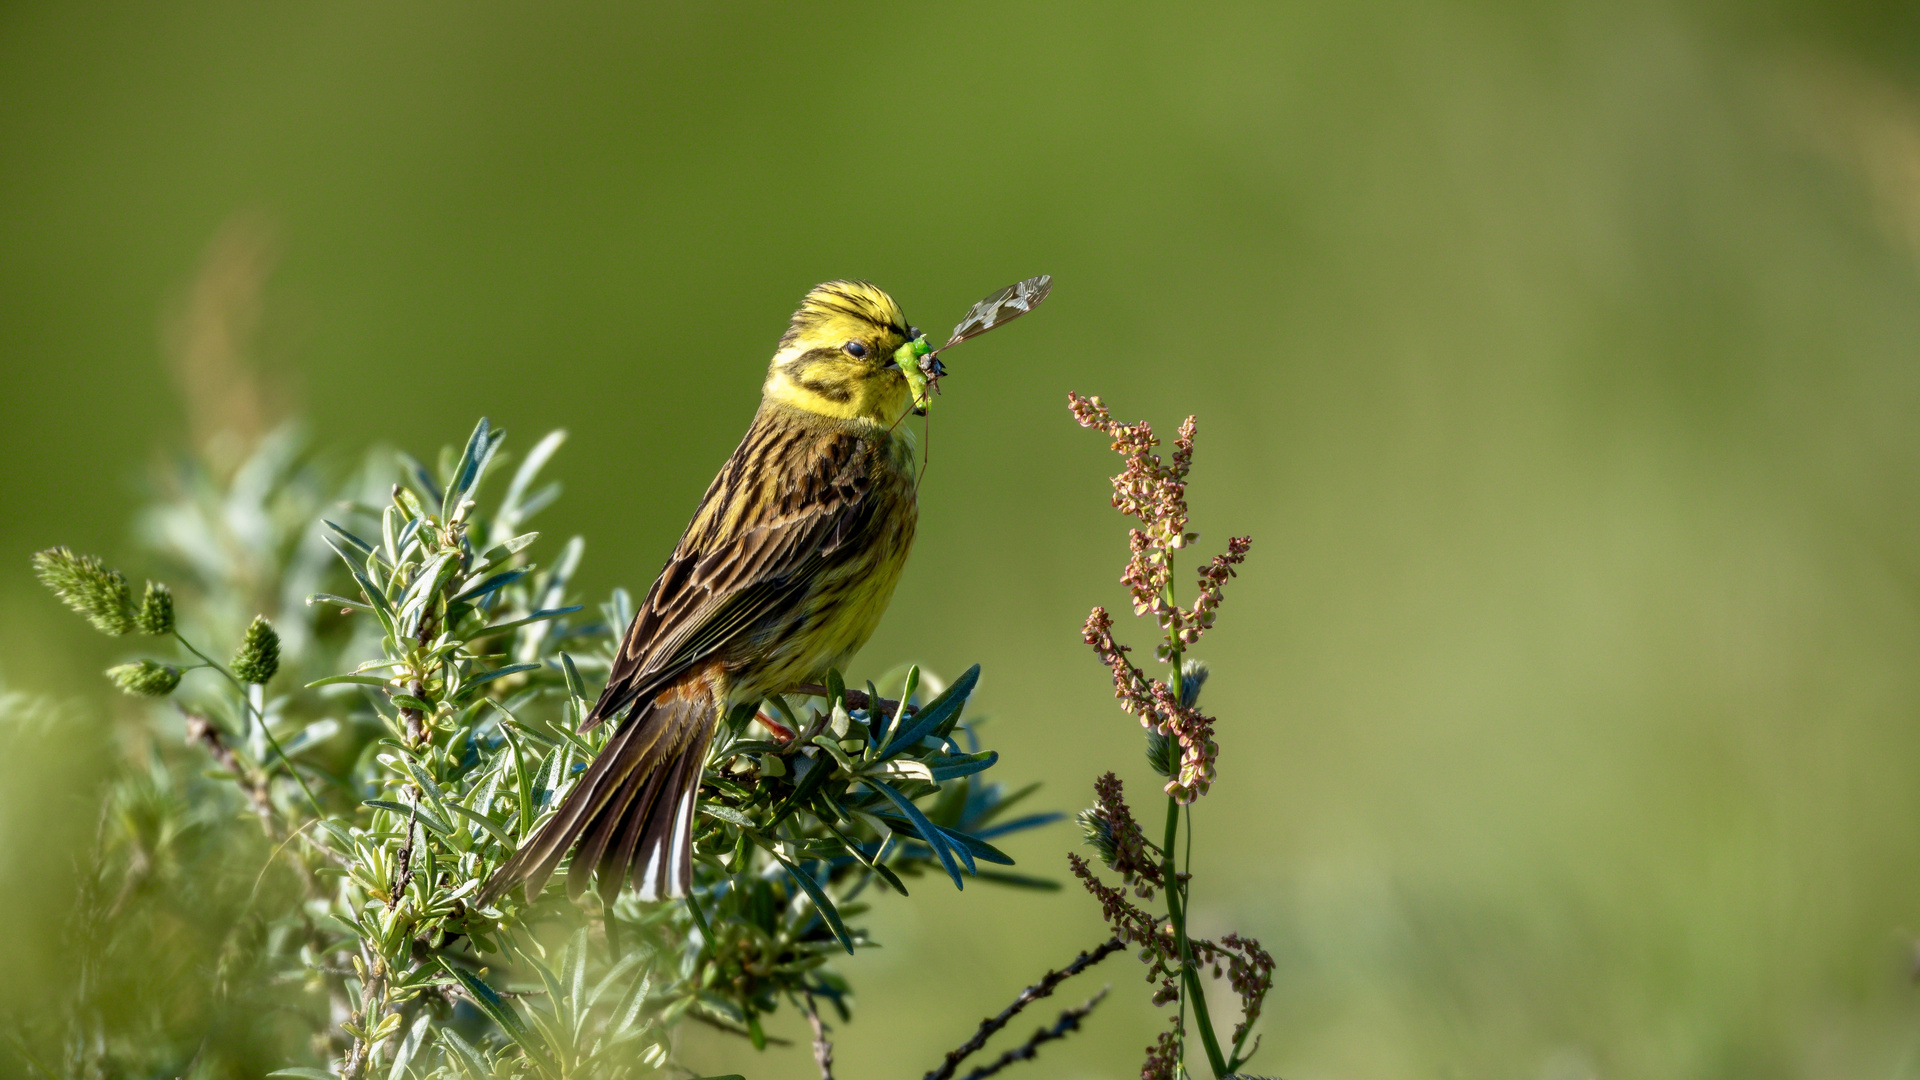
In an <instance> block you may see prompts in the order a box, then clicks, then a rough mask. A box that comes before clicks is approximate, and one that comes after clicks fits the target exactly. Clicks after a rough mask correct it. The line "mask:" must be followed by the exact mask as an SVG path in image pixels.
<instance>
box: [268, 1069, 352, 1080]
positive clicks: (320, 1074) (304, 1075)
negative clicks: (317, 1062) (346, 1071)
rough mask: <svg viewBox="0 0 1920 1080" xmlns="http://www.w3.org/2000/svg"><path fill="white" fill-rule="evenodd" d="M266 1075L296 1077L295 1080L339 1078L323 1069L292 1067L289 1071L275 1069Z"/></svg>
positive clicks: (335, 1079)
mask: <svg viewBox="0 0 1920 1080" xmlns="http://www.w3.org/2000/svg"><path fill="white" fill-rule="evenodd" d="M267 1075H268V1076H291V1077H296V1078H297V1080H340V1078H339V1077H337V1076H335V1075H333V1074H332V1073H330V1072H327V1071H325V1070H323V1069H309V1068H305V1067H304V1066H294V1067H293V1068H290V1069H275V1070H273V1071H272V1072H270V1073H268V1074H267Z"/></svg>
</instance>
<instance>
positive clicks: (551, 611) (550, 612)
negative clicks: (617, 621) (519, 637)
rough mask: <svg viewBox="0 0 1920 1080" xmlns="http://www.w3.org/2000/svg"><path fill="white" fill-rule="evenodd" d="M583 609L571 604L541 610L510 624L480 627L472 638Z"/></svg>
mask: <svg viewBox="0 0 1920 1080" xmlns="http://www.w3.org/2000/svg"><path fill="white" fill-rule="evenodd" d="M584 607H586V605H585V604H573V605H571V606H569V607H563V608H543V609H541V610H539V611H536V612H534V613H533V614H531V615H528V616H526V617H525V618H520V619H514V620H512V621H510V622H503V623H494V624H493V625H492V626H484V627H481V628H480V630H478V631H477V632H476V633H475V634H474V635H473V636H474V637H476V638H482V637H486V636H487V635H488V634H497V633H499V632H500V631H502V630H513V629H516V628H518V627H522V626H525V625H527V624H528V623H537V622H542V621H545V620H547V619H557V618H559V617H560V616H562V615H571V614H573V613H574V612H576V611H579V610H580V609H581V608H584Z"/></svg>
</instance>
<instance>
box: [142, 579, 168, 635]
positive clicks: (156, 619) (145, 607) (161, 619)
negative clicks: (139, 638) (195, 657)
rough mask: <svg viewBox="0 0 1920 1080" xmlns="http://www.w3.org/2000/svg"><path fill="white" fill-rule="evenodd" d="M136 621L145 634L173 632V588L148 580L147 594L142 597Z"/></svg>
mask: <svg viewBox="0 0 1920 1080" xmlns="http://www.w3.org/2000/svg"><path fill="white" fill-rule="evenodd" d="M134 621H135V622H137V623H138V624H139V625H140V632H141V633H143V634H152V635H154V636H156V637H158V636H160V635H162V634H171V633H173V590H171V589H169V588H167V587H166V586H165V585H162V584H160V583H159V582H157V581H149V582H147V595H146V596H145V597H144V598H142V599H141V601H140V611H139V614H137V615H135V616H134Z"/></svg>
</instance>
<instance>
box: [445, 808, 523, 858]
mask: <svg viewBox="0 0 1920 1080" xmlns="http://www.w3.org/2000/svg"><path fill="white" fill-rule="evenodd" d="M447 809H449V810H451V811H453V812H454V813H456V814H459V815H460V816H461V817H463V818H466V819H467V820H468V821H471V822H473V823H474V824H475V825H478V826H480V827H481V828H483V829H485V830H487V831H488V832H490V833H492V834H493V838H494V839H496V840H498V841H500V842H501V843H503V844H505V845H507V847H508V848H512V847H513V846H514V844H513V838H512V837H511V836H508V835H507V830H506V829H505V828H503V827H502V826H501V825H500V824H499V823H498V822H496V821H494V820H493V819H492V818H490V817H488V816H487V815H485V814H483V813H481V812H480V811H478V810H471V809H468V808H467V807H464V806H461V805H460V804H459V803H448V804H447ZM422 820H424V819H422Z"/></svg>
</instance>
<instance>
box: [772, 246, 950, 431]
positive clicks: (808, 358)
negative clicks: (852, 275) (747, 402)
mask: <svg viewBox="0 0 1920 1080" xmlns="http://www.w3.org/2000/svg"><path fill="white" fill-rule="evenodd" d="M914 336H915V331H914V330H913V328H912V327H910V326H908V325H907V319H906V316H904V315H902V314H901V313H900V305H898V304H896V303H894V302H893V297H891V296H888V295H887V294H886V293H884V292H881V291H880V290H879V289H877V288H875V287H874V286H872V285H869V284H867V283H866V282H864V281H829V282H827V283H826V284H825V285H817V286H815V287H814V289H813V291H812V292H810V293H808V294H807V298H806V299H805V300H802V301H800V309H799V310H798V311H795V312H794V313H793V321H792V322H790V323H789V324H788V325H787V332H786V333H785V334H783V335H781V337H780V348H779V351H777V352H775V353H774V354H773V363H772V365H771V366H769V367H768V369H767V383H766V387H765V390H764V396H765V398H766V400H768V401H771V402H778V403H780V404H782V405H788V406H791V407H793V408H796V409H803V410H805V411H807V412H811V413H817V414H819V415H821V416H831V417H835V418H837V419H842V420H853V419H863V420H871V421H874V422H875V423H879V424H886V425H891V424H893V423H894V421H896V420H898V419H900V417H901V415H902V414H903V413H905V412H906V411H907V408H908V407H909V405H910V404H911V402H912V398H913V395H912V393H911V390H910V388H909V386H908V382H907V376H906V375H905V374H904V373H902V372H901V370H900V365H899V363H898V362H896V361H895V359H894V354H895V352H896V351H898V350H899V348H900V346H902V345H904V344H906V343H907V342H908V341H909V340H911V339H912V338H913V337H914Z"/></svg>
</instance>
